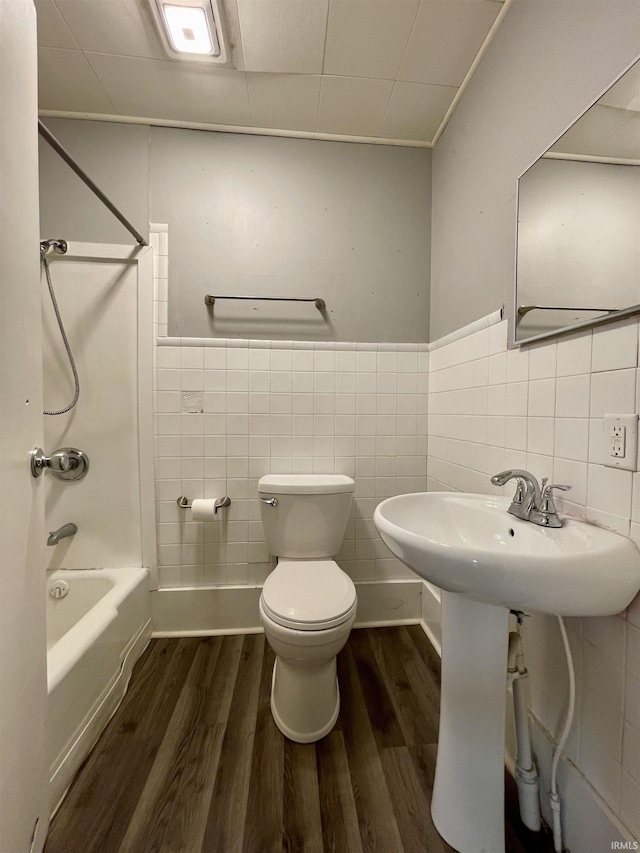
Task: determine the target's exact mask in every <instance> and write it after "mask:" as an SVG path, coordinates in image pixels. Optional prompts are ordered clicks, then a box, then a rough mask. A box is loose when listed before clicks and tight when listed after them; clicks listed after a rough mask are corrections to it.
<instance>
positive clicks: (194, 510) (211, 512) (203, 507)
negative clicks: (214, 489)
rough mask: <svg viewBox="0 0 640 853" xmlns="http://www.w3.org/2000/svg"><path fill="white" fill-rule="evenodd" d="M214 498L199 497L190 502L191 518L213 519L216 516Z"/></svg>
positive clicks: (195, 519) (199, 519)
mask: <svg viewBox="0 0 640 853" xmlns="http://www.w3.org/2000/svg"><path fill="white" fill-rule="evenodd" d="M215 508H216V499H215V498H200V499H196V500H194V501H193V502H192V504H191V518H192V519H193V520H194V521H213V520H214V518H215V517H216V509H215Z"/></svg>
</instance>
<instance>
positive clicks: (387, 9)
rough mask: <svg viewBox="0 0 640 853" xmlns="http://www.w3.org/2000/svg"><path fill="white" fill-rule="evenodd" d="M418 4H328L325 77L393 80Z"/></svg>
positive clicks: (407, 0)
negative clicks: (326, 75) (334, 75)
mask: <svg viewBox="0 0 640 853" xmlns="http://www.w3.org/2000/svg"><path fill="white" fill-rule="evenodd" d="M419 6H420V3H419V0H370V2H363V0H331V5H330V6H329V24H328V27H327V42H326V47H325V53H324V73H325V74H336V75H343V76H345V77H380V78H384V79H386V80H395V78H396V75H397V73H398V68H399V67H400V63H401V62H402V57H403V56H404V52H405V50H406V47H407V42H408V40H409V36H410V34H411V28H412V26H413V22H414V21H415V18H416V14H417V11H418V7H419Z"/></svg>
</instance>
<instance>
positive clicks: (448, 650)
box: [373, 492, 640, 853]
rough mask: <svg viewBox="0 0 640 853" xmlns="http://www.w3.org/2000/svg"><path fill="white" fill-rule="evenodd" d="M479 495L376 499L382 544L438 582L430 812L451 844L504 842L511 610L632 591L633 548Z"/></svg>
mask: <svg viewBox="0 0 640 853" xmlns="http://www.w3.org/2000/svg"><path fill="white" fill-rule="evenodd" d="M509 504H510V501H509V500H508V499H506V498H501V497H500V498H492V497H487V496H484V495H474V494H460V493H454V492H421V493H417V494H409V495H398V496H397V497H393V498H388V499H387V500H385V501H383V502H382V503H381V504H380V505H379V506H378V507H377V508H376V510H375V513H374V517H373V520H374V523H375V525H376V528H377V529H378V532H379V534H380V536H381V538H382V540H383V541H384V542H385V544H386V545H387V547H388V548H389V549H390V550H391V551H392V552H393V553H394V554H395V556H396V557H398V558H399V559H400V560H402V562H403V563H405V564H406V565H407V566H409V567H410V568H411V569H413V571H414V572H416V573H417V574H419V575H420V576H421V577H423V578H425V580H428V581H430V582H431V583H433V584H434V585H435V586H437V587H439V588H440V589H441V590H443V593H442V692H441V706H440V733H439V738H438V759H437V764H436V778H435V784H434V789H433V798H432V804H431V812H432V816H433V820H434V823H435V825H436V828H437V829H438V831H439V832H440V834H441V835H442V837H443V838H444V839H445V840H446V841H447V842H448V843H449V844H450V845H451V846H452V847H454V848H455V849H456V850H459V851H461V853H504V849H505V847H504V758H503V756H504V737H505V690H506V686H507V647H508V630H509V629H508V625H509V610H510V609H513V610H524V611H528V610H538V611H542V612H546V613H554V614H559V615H562V616H607V615H611V614H613V613H619V612H620V611H621V610H624V608H625V607H627V605H628V604H629V603H630V602H631V601H632V600H633V598H634V597H635V595H636V594H637V593H638V591H639V590H640V553H639V552H638V550H637V548H636V547H635V545H634V544H633V543H632V542H631V541H630V540H629V539H626V538H625V537H624V536H620V535H618V534H616V533H612V532H611V531H608V530H604V529H602V528H599V527H595V526H593V525H590V524H586V523H584V522H581V521H577V520H574V519H568V518H566V519H563V522H564V523H563V526H562V527H561V528H557V529H549V528H544V527H538V526H536V525H534V524H532V523H530V522H527V521H521V520H520V519H518V518H514V517H513V516H512V515H509V514H508V513H507V509H508V507H509Z"/></svg>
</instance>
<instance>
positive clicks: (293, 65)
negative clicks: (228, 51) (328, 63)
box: [238, 0, 329, 74]
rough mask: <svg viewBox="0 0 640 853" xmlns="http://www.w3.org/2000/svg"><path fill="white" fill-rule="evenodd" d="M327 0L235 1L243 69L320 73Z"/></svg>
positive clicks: (325, 28)
mask: <svg viewBox="0 0 640 853" xmlns="http://www.w3.org/2000/svg"><path fill="white" fill-rule="evenodd" d="M328 7H329V0H268V2H267V0H238V11H239V13H240V27H241V30H242V44H243V49H244V61H245V69H246V70H247V71H272V72H280V73H292V74H320V73H321V72H322V58H323V53H324V42H325V35H326V30H327V12H328Z"/></svg>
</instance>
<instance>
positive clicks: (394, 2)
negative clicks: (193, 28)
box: [35, 0, 508, 146]
mask: <svg viewBox="0 0 640 853" xmlns="http://www.w3.org/2000/svg"><path fill="white" fill-rule="evenodd" d="M35 5H36V10H37V16H38V45H39V100H40V110H41V112H42V113H43V114H45V115H52V114H53V115H74V116H77V117H83V118H86V117H101V118H105V119H106V118H110V119H115V118H118V119H119V120H124V119H125V118H128V119H131V120H133V119H146V120H148V121H149V122H150V123H157V124H171V123H179V124H184V125H186V126H205V127H207V126H208V127H211V128H212V129H215V128H233V129H237V130H243V129H246V130H249V129H252V130H253V131H254V132H258V131H263V132H271V133H275V132H280V133H283V134H285V135H286V134H294V135H302V136H319V137H320V138H330V139H331V138H338V139H339V138H345V137H351V138H354V137H355V138H362V139H365V140H367V141H372V142H386V143H388V142H394V143H396V144H399V143H405V144H414V145H416V144H417V145H425V146H429V145H431V144H432V142H433V140H434V136H436V134H437V132H438V128H439V127H440V125H441V124H442V122H443V119H444V117H445V115H446V113H447V110H448V109H449V107H450V105H451V103H452V101H453V99H454V98H455V96H456V93H457V92H458V90H459V88H460V86H461V84H463V81H465V77H467V75H468V72H469V69H470V68H471V66H472V64H473V62H474V60H475V58H476V56H477V55H478V52H479V51H480V50H481V48H482V46H483V44H484V42H485V39H486V38H487V35H488V34H489V31H490V30H491V28H492V26H493V25H494V22H495V21H496V18H497V16H498V14H499V13H500V11H501V9H502V8H503V4H502V0H223V7H224V16H225V29H226V33H227V41H228V43H229V44H230V45H231V55H232V59H231V65H232V66H233V67H220V66H215V65H211V64H203V63H198V62H189V61H183V60H173V59H169V57H168V56H167V55H166V53H165V51H164V48H163V45H162V41H161V39H160V37H159V35H158V32H157V30H156V25H155V21H154V18H153V15H152V13H151V9H150V6H149V0H35ZM506 5H508V3H507V4H505V8H506Z"/></svg>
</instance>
